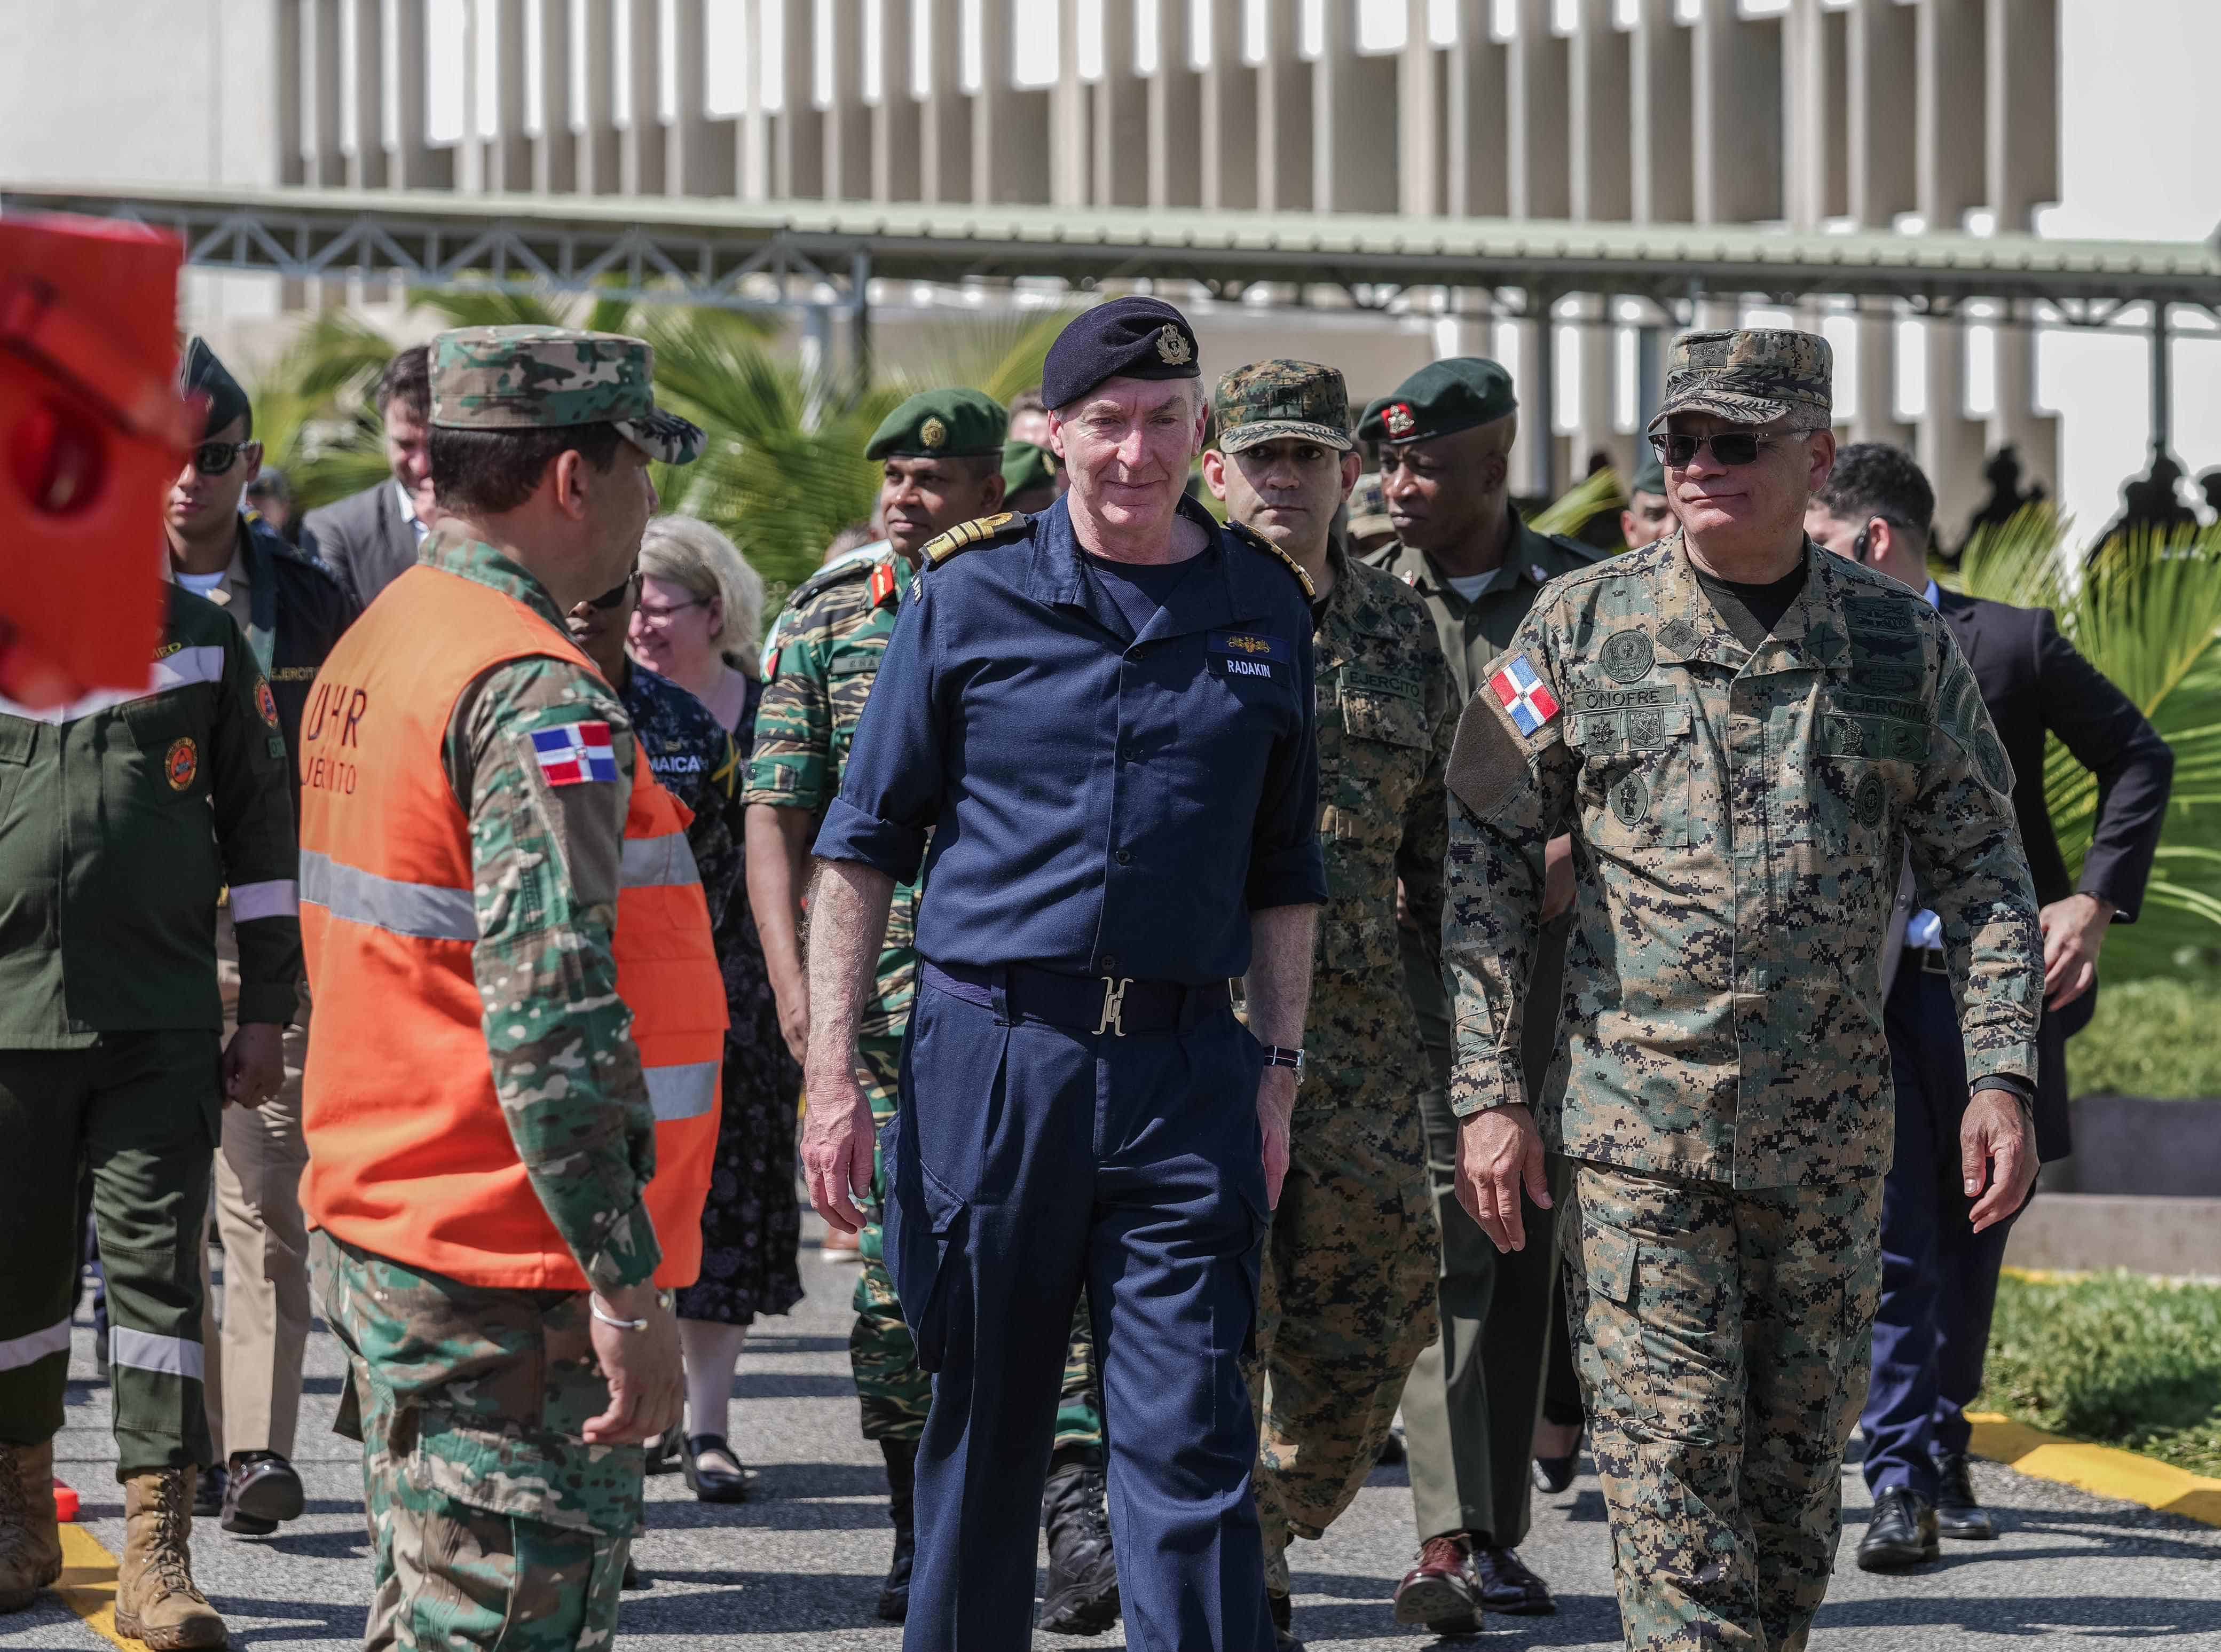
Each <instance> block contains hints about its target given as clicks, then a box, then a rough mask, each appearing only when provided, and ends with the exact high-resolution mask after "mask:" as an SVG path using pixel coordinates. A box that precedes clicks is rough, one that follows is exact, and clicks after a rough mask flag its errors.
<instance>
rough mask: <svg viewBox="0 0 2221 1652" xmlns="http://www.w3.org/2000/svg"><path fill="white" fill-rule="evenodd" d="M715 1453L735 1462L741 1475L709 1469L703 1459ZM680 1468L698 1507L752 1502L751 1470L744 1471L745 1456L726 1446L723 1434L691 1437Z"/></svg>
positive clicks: (681, 1449)
mask: <svg viewBox="0 0 2221 1652" xmlns="http://www.w3.org/2000/svg"><path fill="white" fill-rule="evenodd" d="M712 1451H717V1452H722V1453H723V1454H724V1455H726V1456H728V1457H730V1458H731V1459H732V1460H733V1464H734V1467H736V1468H741V1472H740V1473H738V1474H734V1473H732V1472H731V1471H730V1470H729V1469H723V1468H716V1467H708V1466H705V1465H704V1463H703V1461H702V1459H703V1458H704V1456H706V1455H709V1454H710V1452H712ZM679 1468H680V1470H681V1471H682V1472H683V1473H684V1474H685V1476H686V1489H687V1490H688V1491H690V1492H693V1493H694V1500H695V1501H696V1502H698V1503H745V1502H747V1501H748V1470H747V1469H746V1468H743V1467H741V1454H740V1453H739V1452H737V1451H735V1450H734V1449H733V1448H732V1447H731V1446H729V1445H728V1444H727V1443H726V1442H725V1436H723V1435H722V1434H690V1435H688V1436H685V1442H684V1444H683V1445H682V1447H681V1448H680V1452H679Z"/></svg>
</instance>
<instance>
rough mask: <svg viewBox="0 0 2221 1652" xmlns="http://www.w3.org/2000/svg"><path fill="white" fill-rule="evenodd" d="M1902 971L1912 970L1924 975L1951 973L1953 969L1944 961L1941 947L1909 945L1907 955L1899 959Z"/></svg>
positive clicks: (1899, 966) (1906, 950) (1900, 970)
mask: <svg viewBox="0 0 2221 1652" xmlns="http://www.w3.org/2000/svg"><path fill="white" fill-rule="evenodd" d="M1897 967H1898V969H1899V972H1900V973H1905V972H1908V971H1909V972H1912V973H1918V974H1922V975H1949V973H1951V971H1950V967H1949V965H1947V964H1946V963H1945V962H1944V959H1943V948H1941V947H1907V948H1905V956H1904V957H1903V958H1901V959H1899V961H1898V966H1897Z"/></svg>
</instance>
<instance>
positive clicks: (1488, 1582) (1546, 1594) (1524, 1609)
mask: <svg viewBox="0 0 2221 1652" xmlns="http://www.w3.org/2000/svg"><path fill="white" fill-rule="evenodd" d="M1473 1569H1474V1570H1475V1571H1476V1572H1478V1573H1480V1604H1481V1605H1484V1606H1486V1607H1487V1608H1488V1609H1489V1611H1500V1612H1502V1613H1504V1614H1505V1616H1506V1617H1508V1618H1548V1616H1549V1615H1550V1614H1551V1613H1552V1612H1555V1611H1557V1610H1558V1603H1557V1602H1556V1601H1555V1600H1553V1599H1551V1598H1550V1586H1549V1585H1548V1584H1547V1583H1545V1582H1543V1581H1542V1579H1541V1578H1538V1577H1536V1575H1535V1574H1534V1573H1533V1572H1531V1571H1530V1570H1529V1569H1528V1568H1527V1564H1526V1562H1525V1561H1522V1560H1521V1559H1520V1558H1519V1556H1518V1555H1517V1553H1516V1552H1515V1551H1513V1550H1511V1549H1475V1550H1473Z"/></svg>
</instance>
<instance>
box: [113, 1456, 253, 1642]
mask: <svg viewBox="0 0 2221 1652" xmlns="http://www.w3.org/2000/svg"><path fill="white" fill-rule="evenodd" d="M193 1478H194V1471H193V1470H192V1469H191V1468H157V1469H153V1470H150V1471H148V1472H147V1473H146V1474H134V1475H133V1476H132V1477H131V1478H130V1479H129V1480H126V1481H124V1483H123V1563H122V1565H121V1566H120V1567H118V1568H116V1633H117V1634H119V1635H122V1636H125V1637H127V1638H128V1639H132V1640H139V1641H144V1642H145V1643H147V1645H148V1646H150V1647H153V1649H155V1652H178V1649H182V1648H186V1647H203V1646H223V1645H226V1644H228V1636H226V1635H225V1633H224V1628H223V1619H222V1618H219V1617H217V1616H216V1608H215V1607H213V1606H211V1605H209V1603H208V1597H207V1596H206V1595H204V1594H203V1593H201V1592H200V1591H199V1590H198V1589H197V1588H196V1587H194V1586H193V1568H192V1531H193Z"/></svg>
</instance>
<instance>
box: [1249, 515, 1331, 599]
mask: <svg viewBox="0 0 2221 1652" xmlns="http://www.w3.org/2000/svg"><path fill="white" fill-rule="evenodd" d="M1226 531H1227V532H1228V533H1229V534H1231V535H1234V537H1235V538H1236V539H1238V540H1240V541H1242V543H1243V544H1244V545H1247V546H1248V548H1250V549H1251V550H1253V551H1262V552H1264V553H1265V554H1266V555H1267V556H1270V557H1274V558H1277V559H1278V560H1279V561H1280V563H1281V564H1282V565H1283V566H1286V569H1287V570H1288V572H1289V573H1292V574H1294V575H1295V576H1296V583H1297V584H1298V585H1301V586H1302V587H1303V588H1304V601H1305V602H1307V603H1308V602H1316V601H1317V600H1318V587H1317V585H1313V584H1312V583H1311V575H1310V574H1308V573H1304V565H1303V564H1302V563H1300V562H1298V561H1297V560H1296V559H1295V558H1294V557H1292V556H1290V555H1289V554H1287V553H1286V551H1284V550H1282V549H1281V548H1279V546H1277V545H1275V544H1274V543H1273V541H1271V540H1269V539H1267V538H1266V537H1265V536H1264V535H1262V534H1261V533H1259V532H1258V531H1257V530H1256V529H1254V528H1248V527H1244V526H1243V525H1242V523H1238V522H1229V523H1227V524H1226Z"/></svg>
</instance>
